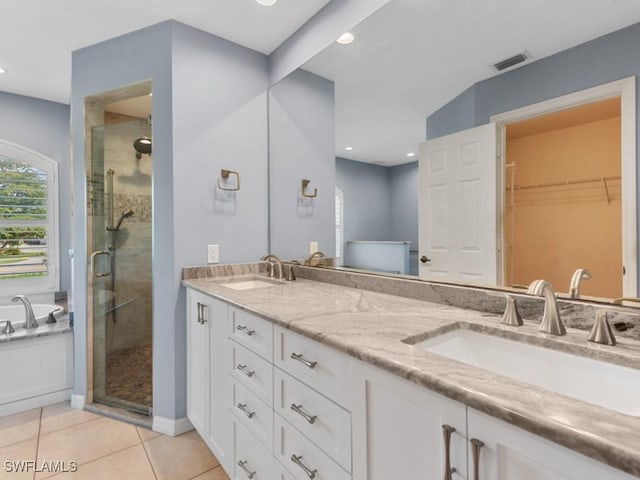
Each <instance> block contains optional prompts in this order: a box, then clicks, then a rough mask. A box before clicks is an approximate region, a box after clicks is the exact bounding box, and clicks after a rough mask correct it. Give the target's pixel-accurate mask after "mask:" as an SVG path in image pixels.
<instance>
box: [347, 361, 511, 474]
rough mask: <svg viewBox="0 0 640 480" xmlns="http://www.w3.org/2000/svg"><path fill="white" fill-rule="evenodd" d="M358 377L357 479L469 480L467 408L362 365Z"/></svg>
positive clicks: (356, 371)
mask: <svg viewBox="0 0 640 480" xmlns="http://www.w3.org/2000/svg"><path fill="white" fill-rule="evenodd" d="M353 377H354V378H353V388H354V389H355V391H356V392H357V399H356V403H355V405H356V406H355V408H354V411H353V459H354V467H353V479H354V480H388V479H391V478H397V479H403V480H422V479H430V480H431V479H433V480H436V479H438V480H440V479H448V478H451V480H462V479H466V478H467V442H466V441H467V428H466V426H467V418H466V407H465V405H463V404H461V403H458V402H455V401H453V400H450V399H448V398H446V397H444V396H442V395H438V394H436V393H433V392H431V391H430V390H427V389H425V388H422V387H419V386H418V385H415V384H413V383H411V382H409V381H407V380H405V379H402V378H400V377H398V376H396V375H392V374H390V373H388V372H386V371H383V370H381V369H379V368H375V367H372V366H370V365H367V364H364V363H362V362H354V367H353ZM445 433H446V434H447V435H445ZM447 458H448V459H449V460H448V464H447ZM447 468H448V469H449V471H452V472H453V469H455V472H453V473H452V475H451V477H447V476H445V471H446V470H447ZM512 480H513V479H512Z"/></svg>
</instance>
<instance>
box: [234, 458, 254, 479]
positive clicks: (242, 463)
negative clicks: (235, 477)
mask: <svg viewBox="0 0 640 480" xmlns="http://www.w3.org/2000/svg"><path fill="white" fill-rule="evenodd" d="M238 466H239V467H240V468H241V469H242V470H243V471H244V473H245V474H246V475H247V477H249V480H251V479H252V478H253V477H255V476H256V472H255V470H254V471H253V472H252V471H251V470H249V469H248V468H247V462H245V461H244V460H238Z"/></svg>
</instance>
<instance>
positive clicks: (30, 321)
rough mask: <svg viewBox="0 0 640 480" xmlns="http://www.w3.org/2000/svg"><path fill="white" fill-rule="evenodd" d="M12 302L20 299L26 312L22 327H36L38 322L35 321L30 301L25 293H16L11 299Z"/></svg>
mask: <svg viewBox="0 0 640 480" xmlns="http://www.w3.org/2000/svg"><path fill="white" fill-rule="evenodd" d="M11 301H12V302H17V301H20V302H22V304H23V305H24V310H25V314H26V318H25V322H24V328H36V327H37V326H38V322H37V321H36V316H35V315H34V314H33V307H31V302H30V301H29V299H28V298H27V297H26V296H25V295H16V296H15V297H13V298H12V299H11Z"/></svg>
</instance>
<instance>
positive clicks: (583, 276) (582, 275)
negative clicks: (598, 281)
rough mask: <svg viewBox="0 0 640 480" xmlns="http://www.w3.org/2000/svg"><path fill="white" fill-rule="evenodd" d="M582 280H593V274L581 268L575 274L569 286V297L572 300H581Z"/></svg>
mask: <svg viewBox="0 0 640 480" xmlns="http://www.w3.org/2000/svg"><path fill="white" fill-rule="evenodd" d="M582 280H591V272H590V271H589V270H587V269H586V268H579V269H577V270H576V271H575V272H573V276H572V277H571V283H570V284H569V296H570V297H571V298H580V284H581V283H582Z"/></svg>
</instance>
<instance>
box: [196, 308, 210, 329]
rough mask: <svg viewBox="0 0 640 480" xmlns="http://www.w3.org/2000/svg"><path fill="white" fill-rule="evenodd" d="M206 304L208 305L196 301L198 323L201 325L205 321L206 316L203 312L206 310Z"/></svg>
mask: <svg viewBox="0 0 640 480" xmlns="http://www.w3.org/2000/svg"><path fill="white" fill-rule="evenodd" d="M208 306H209V305H207V304H205V303H200V302H198V323H201V324H202V325H204V324H205V323H207V316H206V314H205V312H206V311H207V310H206V309H207V307H208Z"/></svg>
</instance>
